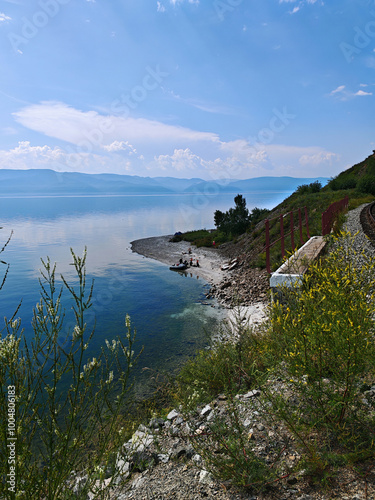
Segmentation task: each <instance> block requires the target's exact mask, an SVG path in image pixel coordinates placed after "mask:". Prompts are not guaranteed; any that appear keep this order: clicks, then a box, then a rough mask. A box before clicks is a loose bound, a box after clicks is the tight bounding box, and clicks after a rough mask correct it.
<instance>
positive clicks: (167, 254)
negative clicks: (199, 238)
mask: <svg viewBox="0 0 375 500" xmlns="http://www.w3.org/2000/svg"><path fill="white" fill-rule="evenodd" d="M172 236H173V235H169V236H156V237H153V238H143V239H141V240H135V241H132V242H131V249H132V251H133V252H136V253H139V254H140V255H143V256H144V257H148V258H151V259H155V260H158V261H159V262H163V263H164V264H167V265H168V266H172V265H173V264H177V263H178V262H179V260H180V259H182V260H187V261H188V262H190V258H192V259H193V264H195V263H196V261H197V259H198V261H199V267H195V266H194V265H193V266H191V267H189V268H188V269H187V270H186V272H189V273H192V274H195V275H197V276H199V277H201V278H203V279H204V280H205V281H207V282H208V283H210V284H211V285H213V284H216V285H217V284H218V283H220V281H221V280H222V279H223V277H224V275H225V271H222V270H221V266H222V264H224V263H225V262H226V261H227V259H225V257H224V256H222V255H221V254H220V251H219V250H218V249H216V248H196V247H195V246H193V245H191V244H190V243H189V242H187V241H179V242H176V243H173V242H170V239H171V238H172ZM189 248H191V254H189Z"/></svg>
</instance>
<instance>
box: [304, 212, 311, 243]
mask: <svg viewBox="0 0 375 500" xmlns="http://www.w3.org/2000/svg"><path fill="white" fill-rule="evenodd" d="M305 223H306V231H307V239H308V240H309V239H310V231H309V218H308V216H307V207H305Z"/></svg>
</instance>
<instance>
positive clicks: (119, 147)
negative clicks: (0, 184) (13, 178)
mask: <svg viewBox="0 0 375 500" xmlns="http://www.w3.org/2000/svg"><path fill="white" fill-rule="evenodd" d="M15 118H16V120H17V122H18V123H20V124H22V125H23V126H24V127H27V128H29V129H31V130H33V131H34V132H40V133H41V134H44V139H43V140H44V141H45V139H46V136H47V137H49V138H52V139H51V141H53V142H52V146H47V145H44V146H31V145H30V143H29V142H23V143H20V144H19V146H18V147H15V148H14V149H12V150H10V151H0V165H2V166H3V168H52V169H55V170H59V171H71V170H72V171H79V172H88V173H90V172H91V173H93V172H114V173H125V172H126V173H130V174H137V175H160V173H161V174H162V175H170V176H182V177H186V176H191V175H192V173H194V175H196V176H198V177H203V178H211V179H213V178H217V179H224V178H233V179H245V178H250V177H258V176H262V175H276V176H277V175H291V176H295V177H300V176H301V175H302V176H303V175H304V174H303V173H302V174H301V170H305V172H306V171H308V175H318V174H319V175H323V176H327V175H330V174H331V175H333V174H335V173H336V172H332V173H331V172H328V171H327V170H329V169H327V165H329V166H331V165H332V166H333V167H334V166H335V161H336V160H337V155H336V154H335V153H332V152H329V151H326V150H324V149H323V148H319V147H293V146H283V145H280V144H279V145H278V144H268V145H264V144H261V143H259V144H258V143H256V144H255V145H251V144H250V143H249V141H248V140H247V139H237V140H233V141H225V140H223V139H221V138H220V137H219V136H218V135H217V134H215V133H212V132H202V131H197V130H192V129H188V128H185V127H178V126H175V125H168V124H165V123H162V122H159V121H155V120H148V119H145V118H125V117H120V116H112V115H109V114H108V115H104V114H99V113H98V112H96V111H81V110H78V109H75V108H73V107H70V106H68V105H66V104H64V103H59V102H44V103H41V104H36V105H31V106H27V107H25V108H23V109H21V110H20V111H18V112H17V113H15ZM56 140H59V141H64V142H63V143H60V145H59V146H56V145H55V144H54V142H55V141H56ZM5 165H6V167H5ZM302 167H305V168H304V169H302ZM306 167H307V168H306ZM310 170H311V174H310Z"/></svg>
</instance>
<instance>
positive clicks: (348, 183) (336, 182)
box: [328, 175, 357, 191]
mask: <svg viewBox="0 0 375 500" xmlns="http://www.w3.org/2000/svg"><path fill="white" fill-rule="evenodd" d="M356 186H357V179H356V178H355V177H354V175H347V176H345V175H342V176H339V177H336V178H334V179H332V180H331V181H330V182H329V184H328V187H329V188H330V189H332V191H341V190H343V189H354V188H355V187H356Z"/></svg>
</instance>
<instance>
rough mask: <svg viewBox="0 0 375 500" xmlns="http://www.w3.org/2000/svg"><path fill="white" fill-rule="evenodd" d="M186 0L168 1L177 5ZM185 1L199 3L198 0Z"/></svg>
mask: <svg viewBox="0 0 375 500" xmlns="http://www.w3.org/2000/svg"><path fill="white" fill-rule="evenodd" d="M185 1H186V0H169V3H170V4H171V5H177V4H179V3H183V2H185ZM187 3H192V4H199V0H187Z"/></svg>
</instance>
